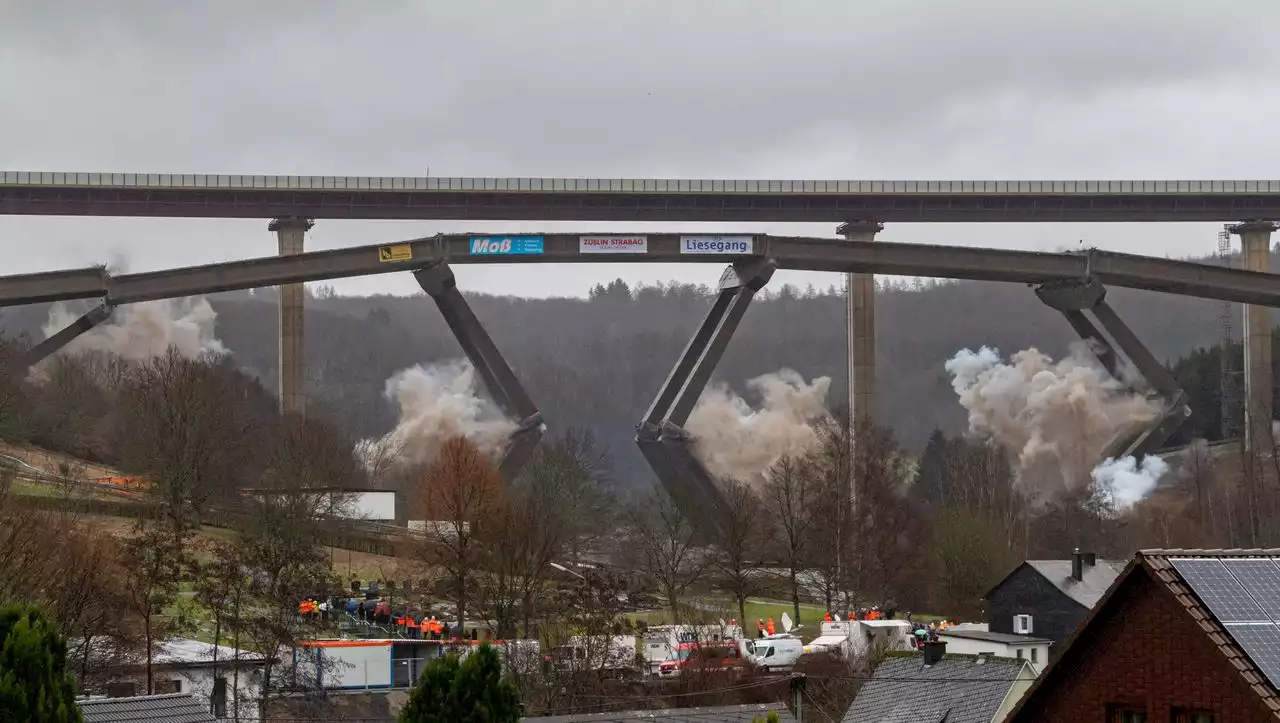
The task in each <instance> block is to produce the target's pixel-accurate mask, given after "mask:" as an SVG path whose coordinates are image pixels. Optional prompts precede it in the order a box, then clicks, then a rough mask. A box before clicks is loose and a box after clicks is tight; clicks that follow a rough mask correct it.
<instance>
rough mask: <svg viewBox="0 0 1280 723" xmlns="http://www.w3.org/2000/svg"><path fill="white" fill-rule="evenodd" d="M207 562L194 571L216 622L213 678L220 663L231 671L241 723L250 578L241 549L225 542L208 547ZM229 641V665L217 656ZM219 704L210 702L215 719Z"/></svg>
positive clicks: (201, 600) (203, 600) (197, 590)
mask: <svg viewBox="0 0 1280 723" xmlns="http://www.w3.org/2000/svg"><path fill="white" fill-rule="evenodd" d="M205 552H206V554H207V557H208V558H209V561H208V562H205V563H199V564H197V565H196V566H195V570H194V571H193V579H194V587H195V593H196V600H197V601H198V602H199V603H200V604H202V605H203V606H204V607H205V609H206V610H208V612H209V615H210V616H211V617H212V618H213V643H214V647H213V659H212V661H211V662H212V664H213V671H214V672H213V675H214V678H215V679H216V678H218V677H219V676H220V674H221V669H220V665H219V664H220V663H221V664H222V665H227V664H229V665H230V666H231V671H232V684H231V691H232V695H233V698H232V700H231V705H232V714H231V717H232V718H234V719H235V720H239V719H240V718H239V716H240V703H241V701H240V700H239V693H240V669H241V666H240V653H241V651H240V630H241V627H242V621H241V617H240V612H241V610H242V609H243V607H244V604H245V601H246V599H247V598H248V596H249V576H248V574H247V573H246V569H245V565H244V562H243V561H242V559H241V555H240V552H241V551H240V549H239V548H238V547H237V546H236V545H233V544H230V543H226V542H221V541H218V542H209V543H206V545H205ZM228 636H229V638H230V640H231V646H232V648H233V649H234V651H235V652H234V653H233V658H232V660H230V661H219V660H218V653H219V651H220V650H221V648H220V646H221V645H222V641H223V640H224V639H226V638H228ZM216 705H217V703H216V701H213V700H211V701H210V709H211V710H210V712H212V713H214V714H215V715H217V714H218V712H217V711H216V710H215V708H216Z"/></svg>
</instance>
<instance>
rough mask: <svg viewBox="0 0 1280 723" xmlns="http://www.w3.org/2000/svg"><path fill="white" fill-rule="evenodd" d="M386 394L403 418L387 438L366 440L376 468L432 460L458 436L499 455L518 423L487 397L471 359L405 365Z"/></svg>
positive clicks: (366, 453)
mask: <svg viewBox="0 0 1280 723" xmlns="http://www.w3.org/2000/svg"><path fill="white" fill-rule="evenodd" d="M383 394H384V395H385V396H386V398H387V399H388V400H390V401H392V402H394V403H395V404H396V406H397V407H398V408H399V421H398V422H397V423H396V427H395V429H393V430H391V431H390V432H388V433H387V434H386V435H384V436H383V437H382V438H380V439H376V440H366V441H365V442H364V443H362V444H361V445H360V449H361V451H360V455H361V456H362V457H363V461H364V463H365V465H366V466H367V467H368V468H369V469H370V470H371V471H373V470H377V469H380V468H386V467H390V466H414V465H421V464H430V463H431V462H433V461H435V458H436V455H438V454H439V453H440V447H441V446H442V445H443V444H444V443H445V442H446V441H448V440H450V439H452V438H454V437H458V436H463V437H466V438H467V439H469V440H471V442H472V443H474V444H475V445H476V446H477V447H479V448H480V449H481V450H482V451H484V452H486V453H488V454H491V455H493V456H495V457H496V456H497V455H498V454H499V453H500V452H501V451H502V449H503V448H504V446H505V445H506V442H507V438H508V437H509V436H510V435H511V433H512V432H514V431H515V430H516V427H517V426H518V425H517V424H516V423H515V422H513V421H511V420H510V419H508V418H507V417H506V415H504V414H503V413H502V410H501V409H499V408H498V405H497V404H495V403H494V402H493V401H491V400H490V399H489V398H488V397H485V396H481V394H480V393H479V380H478V379H477V378H476V371H475V368H474V367H472V366H471V364H470V363H469V362H466V361H452V362H445V363H442V364H434V365H429V366H423V365H416V366H412V367H409V368H408V369H402V370H400V371H398V372H396V373H395V374H393V375H392V376H391V378H390V379H388V380H387V384H386V388H385V390H384V391H383Z"/></svg>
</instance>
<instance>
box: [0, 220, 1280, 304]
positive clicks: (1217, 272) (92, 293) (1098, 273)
mask: <svg viewBox="0 0 1280 723" xmlns="http://www.w3.org/2000/svg"><path fill="white" fill-rule="evenodd" d="M536 235H537V236H539V237H540V238H541V239H542V247H541V251H540V252H538V253H532V254H528V255H503V254H493V253H480V254H473V253H472V252H471V249H472V243H471V242H472V237H471V236H470V235H468V234H447V235H443V234H442V235H438V236H431V237H427V238H420V239H412V240H408V241H403V242H398V243H393V244H381V245H376V246H360V247H354V248H345V249H336V250H332V251H317V252H311V253H305V254H300V255H297V256H287V257H278V256H271V257H264V258H257V259H247V260H244V261H232V262H227V263H220V264H208V265H204V266H191V267H187V268H180V269H171V270H167V271H155V272H147V273H138V274H123V275H119V276H112V275H109V274H108V273H107V272H106V271H105V270H104V269H101V268H88V269H75V270H68V271H55V272H47V273H39V274H20V275H13V276H4V277H0V306H14V305H18V304H30V303H36V302H41V301H57V300H70V299H85V298H103V299H104V300H105V301H107V302H108V303H110V304H113V305H114V304H127V303H134V302H139V301H148V300H153V299H162V298H175V297H181V296H194V295H198V294H209V293H215V292H218V291H230V290H233V289H245V288H256V287H264V286H276V285H279V284H290V283H299V282H305V281H320V280H323V279H331V278H344V277H352V276H366V275H372V274H380V273H391V272H397V271H409V270H413V269H417V268H422V267H423V266H428V265H430V264H432V263H435V262H437V261H447V262H448V263H450V264H469V263H498V264H510V263H616V262H629V263H655V262H656V263H688V262H697V263H716V264H726V263H728V262H730V261H733V260H735V259H739V258H744V256H745V255H732V254H714V253H711V254H702V253H697V254H695V253H689V252H687V251H686V250H685V249H684V248H683V244H682V241H681V234H667V233H660V234H647V235H646V236H647V238H646V242H647V249H646V251H645V252H643V253H612V254H602V253H582V252H581V247H580V242H581V234H564V233H557V234H536ZM613 235H617V234H613ZM751 239H752V242H751V245H750V246H749V247H748V248H750V255H754V256H767V257H769V258H772V259H774V260H775V261H777V263H778V267H779V268H782V269H798V270H810V271H835V272H850V271H852V272H865V273H879V274H894V275H905V276H930V277H938V278H953V279H973V280H985V281H1006V282H1017V283H1028V284H1033V283H1040V282H1044V281H1051V280H1055V279H1082V278H1086V277H1088V276H1092V277H1094V278H1096V279H1098V280H1099V281H1101V282H1102V283H1104V284H1109V285H1115V286H1125V287H1130V288H1137V289H1148V290H1151V291H1162V292H1168V293H1174V294H1182V295H1186V296H1197V297H1201V298H1207V299H1217V300H1223V301H1234V302H1240V303H1248V304H1259V305H1263V306H1271V307H1280V275H1276V274H1266V273H1259V272H1254V271H1243V270H1237V269H1227V268H1223V267H1220V266H1210V265H1206V264H1197V263H1192V262H1188V261H1175V260H1172V259H1162V258H1152V257H1145V256H1133V255H1129V254H1118V253H1110V252H1103V251H1096V250H1091V251H1088V252H1086V253H1067V254H1057V253H1041V252H1032V251H1008V250H1003V249H983V248H970V247H963V246H932V245H923V244H907V243H887V242H874V243H859V242H847V241H843V240H835V239H825V238H805V237H781V236H768V235H763V234H757V235H753V236H751Z"/></svg>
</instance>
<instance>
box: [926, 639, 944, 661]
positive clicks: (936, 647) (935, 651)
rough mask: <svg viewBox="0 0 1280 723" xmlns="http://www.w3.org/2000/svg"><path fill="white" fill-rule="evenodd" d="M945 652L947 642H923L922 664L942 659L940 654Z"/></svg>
mask: <svg viewBox="0 0 1280 723" xmlns="http://www.w3.org/2000/svg"><path fill="white" fill-rule="evenodd" d="M946 653H947V644H946V643H943V642H932V643H925V644H924V664H925V665H935V664H937V663H939V662H941V660H942V656H943V655H946Z"/></svg>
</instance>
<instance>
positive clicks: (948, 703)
mask: <svg viewBox="0 0 1280 723" xmlns="http://www.w3.org/2000/svg"><path fill="white" fill-rule="evenodd" d="M946 647H947V646H946V643H930V644H928V645H927V646H926V647H925V651H924V653H916V652H892V653H888V655H887V657H885V659H884V660H883V661H881V662H880V664H879V665H877V666H876V669H875V672H873V673H872V674H871V678H870V679H869V680H867V681H866V683H864V684H863V686H862V688H861V690H859V691H858V695H857V697H856V698H854V700H853V705H851V706H850V707H849V710H848V711H847V712H846V713H845V715H844V720H843V723H999V722H1000V721H1002V720H1004V717H1005V715H1006V714H1007V713H1008V712H1009V711H1010V710H1011V709H1012V708H1013V705H1014V704H1015V703H1016V702H1017V701H1018V699H1019V698H1020V697H1021V696H1022V694H1023V693H1024V692H1025V691H1026V690H1027V689H1028V688H1029V687H1030V686H1031V682H1032V681H1033V680H1034V679H1035V677H1036V673H1035V670H1034V669H1032V667H1031V663H1030V662H1029V661H1027V660H1021V659H1018V658H1002V657H995V656H988V655H963V654H954V653H948V652H946Z"/></svg>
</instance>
